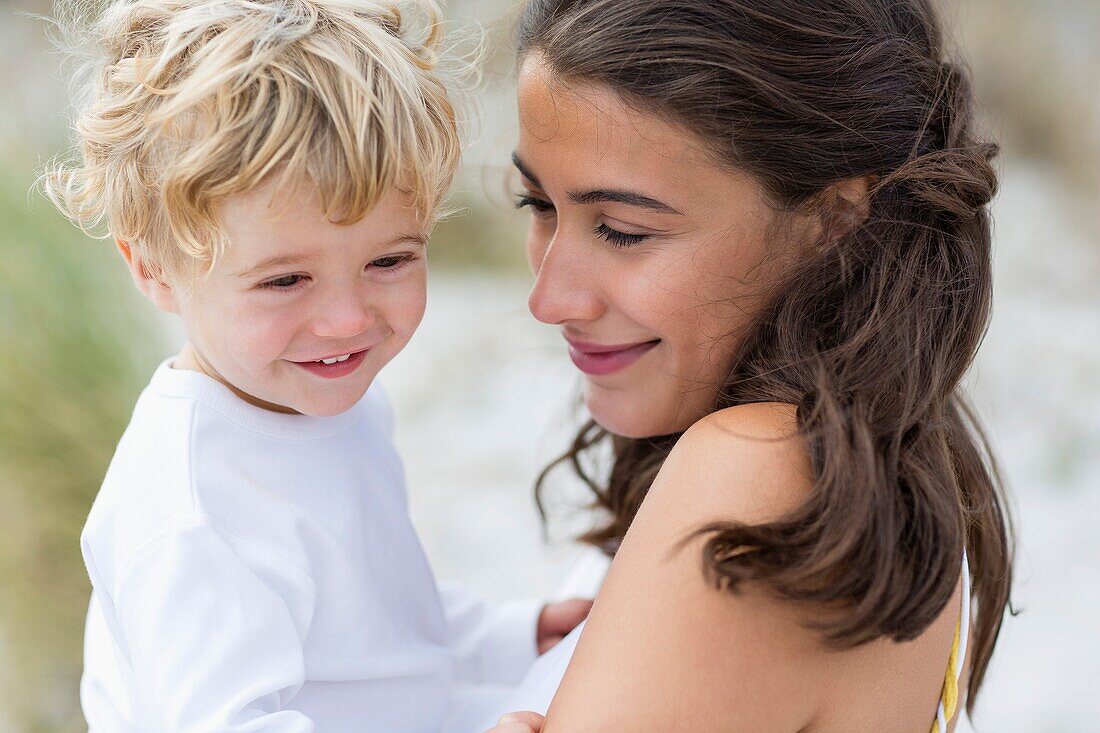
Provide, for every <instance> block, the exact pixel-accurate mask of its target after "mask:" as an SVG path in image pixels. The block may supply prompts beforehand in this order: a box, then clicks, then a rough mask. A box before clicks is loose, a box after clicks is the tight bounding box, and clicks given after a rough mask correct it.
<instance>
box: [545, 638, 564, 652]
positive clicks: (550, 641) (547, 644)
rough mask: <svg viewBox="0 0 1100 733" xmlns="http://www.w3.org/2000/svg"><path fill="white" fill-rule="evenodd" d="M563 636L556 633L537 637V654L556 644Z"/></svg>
mask: <svg viewBox="0 0 1100 733" xmlns="http://www.w3.org/2000/svg"><path fill="white" fill-rule="evenodd" d="M564 638H565V637H564V636H560V635H558V634H551V635H550V636H544V637H542V638H541V639H539V654H545V653H546V652H548V651H550V650H551V649H553V648H554V647H556V646H557V645H558V642H559V641H561V640H562V639H564Z"/></svg>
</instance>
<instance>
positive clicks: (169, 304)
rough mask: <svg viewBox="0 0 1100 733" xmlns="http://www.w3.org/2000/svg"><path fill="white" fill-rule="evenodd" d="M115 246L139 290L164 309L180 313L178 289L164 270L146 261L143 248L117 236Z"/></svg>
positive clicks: (167, 311) (168, 311)
mask: <svg viewBox="0 0 1100 733" xmlns="http://www.w3.org/2000/svg"><path fill="white" fill-rule="evenodd" d="M115 246H117V247H118V251H119V254H121V255H122V259H124V260H126V265H127V266H128V267H129V268H130V276H131V277H132V278H133V279H134V285H136V286H137V289H138V291H139V292H140V293H141V294H142V295H144V296H145V297H146V298H148V299H149V300H151V301H152V302H153V305H155V306H156V307H157V308H160V309H161V310H162V311H164V312H166V313H177V314H178V313H179V305H178V302H177V297H176V291H175V289H174V288H173V287H172V285H171V284H170V283H169V282H168V279H167V278H166V277H165V276H164V273H163V271H162V270H161V269H160V268H159V267H156V266H154V265H152V264H151V263H148V262H146V261H145V259H144V258H143V257H142V254H141V250H140V249H137V248H136V247H131V246H130V243H129V242H125V241H123V240H121V239H119V238H118V237H116V238H115Z"/></svg>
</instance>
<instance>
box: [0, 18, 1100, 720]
mask: <svg viewBox="0 0 1100 733" xmlns="http://www.w3.org/2000/svg"><path fill="white" fill-rule="evenodd" d="M514 5H515V3H513V2H511V1H510V0H462V1H460V0H451V2H450V3H449V10H448V12H449V14H450V15H451V17H452V18H454V19H455V20H456V21H461V22H464V23H465V22H469V21H471V20H474V21H476V22H478V23H480V24H481V25H483V26H484V27H485V29H486V30H487V32H488V46H489V49H490V50H491V52H490V53H489V54H488V55H487V56H486V58H485V60H484V74H485V78H484V85H483V90H482V91H481V92H480V93H479V96H478V99H477V110H478V112H479V114H480V115H481V117H482V123H481V124H480V126H479V130H478V135H477V141H476V143H474V144H473V145H472V147H471V148H470V151H469V153H468V154H467V157H466V165H465V169H464V171H463V174H462V177H461V181H460V184H459V186H458V190H457V194H456V196H457V199H458V202H459V203H460V204H462V205H463V206H465V207H466V208H467V213H466V214H465V215H463V216H461V217H458V218H456V219H454V220H453V221H451V222H448V223H447V224H445V225H444V226H443V227H442V228H441V229H440V231H439V233H438V236H437V237H436V238H435V239H434V240H433V245H432V255H431V257H432V274H431V294H430V299H429V306H428V315H427V317H426V319H425V322H424V325H423V327H422V328H421V331H420V332H419V333H418V334H417V336H416V337H415V338H414V339H413V342H412V344H411V346H410V347H409V348H408V349H407V350H406V351H405V352H404V353H403V354H402V355H401V356H400V357H399V358H398V360H397V361H396V362H395V363H394V364H393V365H391V366H390V367H388V368H387V369H386V370H385V372H383V381H384V382H385V383H386V384H387V386H388V387H389V389H390V392H391V395H392V397H393V400H394V402H395V406H396V410H397V415H398V442H399V448H400V449H401V451H402V454H403V455H404V456H405V460H406V464H407V469H408V477H409V486H410V491H411V495H412V499H411V500H412V512H413V517H414V521H415V522H416V524H417V526H418V528H419V529H420V530H421V532H422V534H423V538H424V543H425V545H426V547H427V550H428V554H429V556H430V557H431V559H432V561H433V563H434V565H435V568H436V571H437V573H438V575H439V576H440V577H441V578H444V579H460V580H463V581H465V582H466V583H467V584H469V585H471V586H473V587H474V588H476V589H478V590H480V591H481V592H483V593H484V594H485V595H488V596H491V597H494V598H507V597H514V596H524V595H531V594H537V595H549V594H553V593H554V592H555V589H557V588H560V584H561V583H562V582H563V579H564V578H566V576H567V575H568V574H569V572H570V569H571V568H572V567H573V566H574V564H575V563H576V562H577V561H578V558H581V557H582V552H581V551H580V550H579V549H578V548H577V547H576V546H575V545H573V544H571V543H570V541H569V537H570V535H571V532H573V531H575V530H576V528H577V526H578V523H579V524H580V525H583V523H584V522H585V521H586V520H585V518H584V517H583V516H581V517H573V518H572V519H566V520H565V521H563V522H558V523H555V524H554V525H553V526H552V527H551V531H550V535H549V537H544V535H543V533H542V529H541V526H540V523H539V521H538V519H537V515H536V513H535V509H534V506H533V503H532V500H531V487H532V483H533V480H534V477H535V476H536V474H537V473H538V471H539V470H540V469H541V467H542V466H543V465H544V464H545V463H546V462H547V460H548V459H550V458H551V457H553V456H554V455H555V454H556V453H558V452H559V451H561V450H562V448H563V447H564V446H565V444H566V442H567V440H568V439H569V438H570V437H571V432H572V428H573V427H574V426H576V425H577V424H578V421H579V420H580V419H581V416H580V414H579V408H578V404H577V397H576V395H577V387H578V380H577V378H576V372H575V370H574V369H573V368H572V366H571V364H570V363H569V362H568V360H567V358H566V356H565V351H564V349H562V348H561V344H560V342H559V339H558V336H557V335H556V333H554V332H553V330H552V329H550V328H547V327H543V326H540V325H539V324H537V323H535V321H534V320H533V319H532V318H530V316H529V315H528V314H527V311H526V303H525V298H526V291H527V288H528V286H529V284H530V277H529V274H528V272H527V270H526V266H525V264H524V260H523V245H522V242H523V230H524V220H523V217H522V216H521V215H519V214H517V213H516V212H515V211H514V210H513V208H512V206H511V204H510V197H509V191H508V187H509V185H513V184H512V182H511V181H510V180H509V178H508V176H507V161H508V153H509V151H510V150H511V148H512V145H513V144H514V141H515V139H516V123H515V119H514V79H513V73H512V55H513V54H512V48H511V41H510V33H509V26H510V22H511V15H512V14H513V13H514V11H515V7H514ZM945 9H946V12H947V17H948V20H949V23H948V25H949V26H950V28H951V32H952V35H953V36H954V37H955V40H956V41H957V43H958V44H959V45H961V46H962V47H963V48H964V49H965V51H966V53H967V54H968V55H969V57H970V59H971V62H972V65H973V71H974V76H975V79H976V84H977V89H978V93H979V98H980V100H981V103H982V110H981V113H982V118H983V121H984V125H985V127H986V129H987V130H989V131H990V132H992V133H993V134H994V135H995V136H997V137H999V138H1000V140H1001V142H1002V143H1003V147H1004V153H1003V156H1002V158H1001V159H1000V165H1001V169H1002V172H1003V181H1002V189H1001V193H1000V195H999V197H998V198H997V200H996V202H995V205H994V213H995V217H996V257H997V280H996V289H997V292H996V303H995V310H994V318H993V324H992V327H991V329H990V331H989V334H988V338H987V339H986V343H985V345H984V347H983V350H982V353H981V355H980V358H979V361H978V364H977V366H976V368H975V369H974V372H973V374H972V376H971V383H972V387H973V392H974V395H975V400H976V402H977V404H978V407H979V409H980V411H981V413H982V415H983V416H984V418H985V420H986V422H987V424H988V426H989V430H990V433H991V435H992V438H993V442H994V445H995V447H996V450H997V452H998V455H999V457H1000V459H1001V461H1002V463H1003V467H1004V470H1005V474H1006V477H1007V480H1008V484H1009V490H1010V492H1011V495H1012V501H1013V503H1014V510H1015V514H1016V517H1017V521H1018V530H1019V540H1020V542H1019V558H1018V569H1017V572H1018V578H1017V581H1018V582H1017V586H1016V597H1015V599H1014V600H1015V604H1016V606H1017V608H1018V609H1019V610H1020V614H1019V615H1018V616H1016V617H1014V618H1010V619H1008V620H1007V622H1006V624H1005V627H1004V631H1003V634H1002V641H1001V643H1000V645H999V647H998V651H997V654H996V656H995V657H994V660H993V666H992V669H991V673H990V677H989V681H988V683H987V688H986V691H985V693H984V697H983V700H982V701H981V704H980V706H979V709H978V713H977V715H976V719H975V720H974V721H972V722H970V723H969V726H970V727H968V724H966V723H964V724H963V725H962V726H960V729H961V730H972V729H973V730H980V731H995V732H997V733H1078V732H1080V733H1086V732H1089V731H1096V730H1098V727H1097V726H1098V725H1100V724H1098V723H1097V720H1100V695H1097V693H1096V689H1095V688H1096V685H1097V684H1098V683H1100V654H1098V652H1100V612H1098V609H1100V582H1098V580H1097V574H1098V571H1100V531H1098V527H1097V523H1098V522H1100V486H1098V485H1097V484H1098V482H1100V287H1098V286H1097V284H1096V283H1097V280H1098V279H1100V44H1097V43H1096V41H1095V39H1096V36H1097V35H1098V34H1100V3H1098V2H1097V0H945ZM48 12H49V3H48V2H47V1H46V0H0V733H2V732H7V731H11V732H12V733H32V732H34V733H38V732H40V731H43V732H44V731H49V732H51V733H53V732H55V731H57V732H68V731H76V730H81V729H82V727H83V721H82V718H81V716H80V712H79V707H78V700H77V683H78V679H79V674H80V664H81V644H80V640H81V633H82V622H83V617H84V612H85V608H86V603H87V598H88V593H89V586H88V582H87V578H86V576H85V573H84V569H83V566H82V564H81V559H80V552H79V547H78V538H79V534H80V529H81V527H82V525H83V522H84V518H85V516H86V514H87V511H88V508H89V507H90V505H91V502H92V499H93V497H94V495H95V492H96V489H97V488H98V484H99V481H100V479H101V478H102V475H103V471H104V470H105V468H106V465H107V462H108V460H109V458H110V455H111V453H112V451H113V448H114V445H115V442H116V441H117V439H118V437H119V435H120V434H121V432H122V429H123V428H124V426H125V424H126V421H127V419H128V416H129V412H130V409H131V407H132V405H133V402H134V400H135V399H136V397H137V395H138V393H139V391H140V390H141V388H142V387H143V386H144V385H145V383H146V381H147V380H148V377H149V375H150V373H151V372H152V370H153V368H154V367H155V365H156V364H157V363H158V362H159V361H160V360H161V359H162V358H164V357H165V356H167V355H169V354H171V353H173V352H174V351H175V350H176V349H177V348H178V346H179V344H180V340H179V339H180V336H179V331H178V329H177V328H176V326H175V324H173V323H172V322H170V321H168V320H165V319H164V318H162V317H159V316H158V315H157V314H155V313H153V312H152V309H151V306H149V305H148V304H147V303H145V302H142V301H139V298H138V296H137V294H136V292H135V291H134V290H133V288H132V287H131V286H130V285H129V282H128V278H127V277H126V274H125V272H124V271H123V268H122V267H121V266H120V263H119V262H116V255H115V254H114V250H113V247H112V246H111V245H110V244H109V243H108V242H103V241H95V240H92V239H89V238H87V237H85V236H84V235H82V234H81V233H79V232H78V231H76V230H75V229H74V228H73V227H71V226H70V225H69V224H68V223H67V222H65V221H63V220H62V219H61V218H60V217H59V216H58V215H57V214H55V212H54V211H53V210H52V208H51V206H50V205H49V204H48V203H47V202H46V201H44V200H43V199H42V198H41V197H40V196H38V195H37V194H36V193H34V192H33V191H32V187H33V182H34V174H35V171H36V169H38V168H40V167H41V166H42V165H43V164H44V163H45V162H46V161H47V160H48V159H49V158H51V157H52V156H54V155H55V154H57V153H58V152H60V151H61V150H63V149H64V148H65V146H66V144H67V141H66V138H67V125H68V121H67V113H66V92H65V81H64V79H63V77H62V74H61V72H59V70H58V63H59V59H58V57H56V56H55V55H53V54H52V53H51V51H50V49H49V45H48V43H47V39H46V29H45V26H44V24H43V23H42V22H41V21H38V20H35V19H33V18H31V17H28V16H26V15H24V13H48ZM557 480H558V483H559V484H560V485H561V487H562V492H563V495H565V496H567V497H568V496H577V495H578V492H577V491H576V489H575V487H571V486H570V485H569V484H568V477H566V476H564V475H563V476H559V477H558V479H557ZM566 503H569V502H566Z"/></svg>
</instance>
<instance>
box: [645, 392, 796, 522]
mask: <svg viewBox="0 0 1100 733" xmlns="http://www.w3.org/2000/svg"><path fill="white" fill-rule="evenodd" d="M812 484H813V472H812V469H811V466H810V461H809V454H808V453H807V450H806V445H805V442H804V440H803V439H802V436H801V434H800V433H799V429H798V422H797V419H796V416H795V407H794V406H793V405H788V404H782V403H775V402H766V403H756V404H751V405H739V406H737V407H729V408H726V409H724V410H720V411H718V412H715V413H712V414H710V415H708V416H707V417H705V418H703V419H702V420H700V421H699V422H697V423H696V424H695V425H693V426H692V427H691V428H690V429H689V430H688V431H687V432H686V433H684V435H683V437H682V438H681V439H680V440H679V441H678V442H677V444H676V446H675V448H673V450H672V453H671V454H670V455H669V457H668V459H667V460H666V461H665V464H664V466H663V467H662V469H661V472H660V474H659V476H658V478H657V480H656V481H655V482H654V485H653V488H652V491H651V492H650V495H649V497H647V499H646V501H647V502H652V503H653V504H658V505H664V504H665V503H666V502H668V503H673V504H677V505H680V506H682V507H684V509H685V510H686V511H685V512H684V513H683V519H684V520H685V521H692V520H694V521H696V522H709V521H714V520H727V519H728V520H733V521H737V522H744V523H760V522H768V521H772V520H774V519H776V518H778V517H780V516H782V515H783V514H786V513H787V512H789V511H790V510H792V509H794V508H796V507H797V506H798V505H799V504H801V502H802V501H803V500H804V499H805V498H806V496H807V494H808V492H809V490H810V487H811V486H812Z"/></svg>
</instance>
